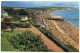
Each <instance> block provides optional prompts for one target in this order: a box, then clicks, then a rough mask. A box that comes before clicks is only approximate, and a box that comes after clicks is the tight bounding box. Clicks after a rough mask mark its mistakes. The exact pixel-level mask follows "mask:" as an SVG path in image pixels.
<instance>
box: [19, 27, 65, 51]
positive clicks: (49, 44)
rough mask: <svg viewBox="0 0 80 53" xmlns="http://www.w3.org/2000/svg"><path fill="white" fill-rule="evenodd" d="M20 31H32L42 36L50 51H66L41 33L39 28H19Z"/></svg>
mask: <svg viewBox="0 0 80 53" xmlns="http://www.w3.org/2000/svg"><path fill="white" fill-rule="evenodd" d="M18 29H19V30H29V31H32V32H33V33H35V34H39V35H41V38H42V40H43V41H44V43H45V45H46V46H47V47H48V49H52V50H53V51H55V52H64V50H63V49H62V48H60V47H58V46H57V45H56V44H55V43H54V42H52V41H51V40H50V39H48V38H47V37H46V36H45V35H44V34H43V33H41V32H40V31H39V30H38V29H37V28H35V27H33V26H32V27H31V28H18Z"/></svg>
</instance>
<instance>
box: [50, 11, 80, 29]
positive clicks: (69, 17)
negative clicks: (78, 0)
mask: <svg viewBox="0 0 80 53" xmlns="http://www.w3.org/2000/svg"><path fill="white" fill-rule="evenodd" d="M52 15H60V16H61V17H62V18H65V21H67V22H68V23H70V24H72V25H73V26H74V27H76V28H77V29H79V10H57V11H53V12H52V13H51V14H50V16H52Z"/></svg>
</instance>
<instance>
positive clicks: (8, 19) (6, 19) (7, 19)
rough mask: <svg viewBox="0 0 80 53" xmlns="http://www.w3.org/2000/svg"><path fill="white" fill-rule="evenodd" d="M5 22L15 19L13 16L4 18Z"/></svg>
mask: <svg viewBox="0 0 80 53" xmlns="http://www.w3.org/2000/svg"><path fill="white" fill-rule="evenodd" d="M3 21H4V22H12V21H13V19H12V18H4V20H3Z"/></svg>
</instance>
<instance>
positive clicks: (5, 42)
mask: <svg viewBox="0 0 80 53" xmlns="http://www.w3.org/2000/svg"><path fill="white" fill-rule="evenodd" d="M19 32H20V30H14V31H13V32H11V31H10V30H6V32H5V33H4V32H3V31H1V35H2V36H1V51H19V50H17V49H15V48H14V47H13V46H11V45H10V43H9V41H8V40H7V37H8V36H13V35H15V34H17V33H19Z"/></svg>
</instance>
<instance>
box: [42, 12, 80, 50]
mask: <svg viewBox="0 0 80 53" xmlns="http://www.w3.org/2000/svg"><path fill="white" fill-rule="evenodd" d="M49 14H50V11H49V12H48V11H47V12H46V13H45V14H44V19H45V21H46V23H47V27H48V29H49V28H50V27H52V30H50V31H51V32H52V34H53V35H54V37H55V38H56V39H58V40H59V41H60V42H62V43H64V44H67V45H72V46H74V47H75V48H76V49H77V50H79V45H78V42H79V38H78V37H79V30H78V29H76V28H75V27H73V26H72V25H71V24H69V23H67V22H61V21H55V20H49V19H48V18H49ZM63 25H64V26H65V28H67V30H69V31H70V35H69V34H68V33H66V30H64V27H63ZM71 35H73V36H71Z"/></svg>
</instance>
